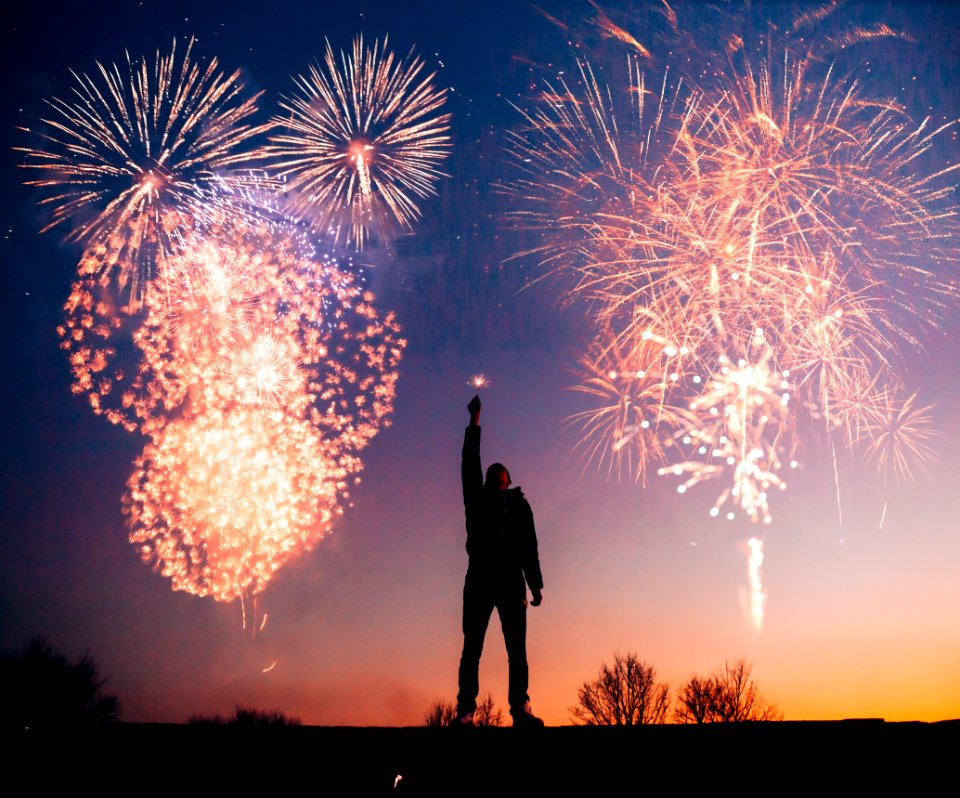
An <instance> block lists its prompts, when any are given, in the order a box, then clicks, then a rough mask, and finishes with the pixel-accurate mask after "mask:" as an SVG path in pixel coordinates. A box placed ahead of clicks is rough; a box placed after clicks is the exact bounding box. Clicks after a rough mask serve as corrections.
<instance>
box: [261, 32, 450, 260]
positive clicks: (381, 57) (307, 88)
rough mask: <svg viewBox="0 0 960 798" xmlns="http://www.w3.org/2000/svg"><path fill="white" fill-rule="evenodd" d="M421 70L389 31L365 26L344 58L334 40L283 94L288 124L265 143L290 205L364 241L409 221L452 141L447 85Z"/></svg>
mask: <svg viewBox="0 0 960 798" xmlns="http://www.w3.org/2000/svg"><path fill="white" fill-rule="evenodd" d="M423 73H424V65H423V62H422V61H421V60H420V58H419V57H415V56H414V55H413V54H412V52H411V54H410V55H409V56H408V57H407V58H406V59H400V58H397V57H396V56H395V55H394V53H392V52H390V51H389V50H388V49H387V40H386V39H384V41H383V42H382V43H381V42H379V41H378V42H374V45H373V47H372V48H370V47H364V44H363V38H362V37H359V36H358V37H357V38H356V39H355V40H354V42H353V49H352V50H351V51H350V52H349V53H346V52H341V53H340V59H339V61H338V60H337V58H336V56H335V55H334V52H333V48H332V47H331V46H330V43H329V42H328V43H327V50H326V55H325V58H324V62H323V65H322V66H321V65H319V64H318V65H315V66H311V67H310V69H309V72H308V74H306V75H301V76H299V77H297V78H295V80H294V82H295V86H296V93H294V94H293V95H292V96H291V97H288V98H286V99H285V100H284V101H282V102H281V103H280V106H281V108H283V110H284V111H285V112H286V115H284V116H280V117H277V118H276V119H275V120H274V122H275V124H276V126H277V127H278V129H279V130H280V132H279V133H277V134H275V135H274V136H272V138H271V144H270V145H269V146H268V147H266V148H265V149H264V151H263V154H264V155H266V156H268V157H269V158H270V159H271V161H272V163H273V169H274V171H275V173H276V174H277V175H278V176H279V177H281V178H282V179H284V180H285V181H286V191H287V192H288V197H289V200H290V201H289V211H290V212H291V213H292V214H294V215H296V216H299V217H301V218H305V219H308V220H309V221H310V222H311V224H312V225H313V226H314V227H315V228H317V229H320V230H323V231H324V232H332V233H333V234H334V235H335V236H336V237H338V238H339V239H342V240H344V241H346V242H348V243H352V244H353V245H354V246H355V247H356V248H357V249H361V248H362V247H363V245H364V242H365V241H366V240H367V238H368V237H369V236H370V235H371V233H374V234H377V235H380V236H386V235H387V234H388V231H389V230H390V229H391V228H392V227H393V226H395V225H399V226H400V227H401V228H403V229H410V228H411V226H412V223H413V222H414V221H415V220H416V219H418V218H419V216H420V210H419V207H418V205H417V202H418V201H419V200H422V199H425V198H427V197H429V196H432V195H434V194H435V193H436V191H435V189H434V184H435V183H436V181H437V180H438V179H439V178H440V177H441V176H442V174H443V173H442V172H441V171H440V164H441V163H442V161H443V160H444V158H445V157H446V155H447V152H448V150H449V148H450V137H449V135H448V133H447V131H448V129H449V123H450V115H449V114H444V113H439V111H440V109H441V107H442V106H443V103H444V101H445V99H446V91H445V90H443V89H437V88H435V87H434V85H433V83H432V81H433V78H434V75H433V74H431V75H424V74H423Z"/></svg>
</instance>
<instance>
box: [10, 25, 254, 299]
mask: <svg viewBox="0 0 960 798" xmlns="http://www.w3.org/2000/svg"><path fill="white" fill-rule="evenodd" d="M193 45H194V40H193V39H191V40H190V41H189V42H188V43H187V45H186V48H185V50H184V52H183V56H182V57H178V55H177V43H176V40H174V44H173V48H172V49H171V51H170V53H169V55H161V54H160V52H159V51H158V52H157V54H156V60H155V62H154V63H153V65H152V66H151V65H150V64H149V63H148V60H147V59H145V58H144V59H139V60H134V59H131V58H130V56H129V54H128V55H127V62H126V65H125V68H123V67H121V66H118V65H117V64H113V65H110V66H106V65H104V64H101V63H97V69H96V72H95V73H94V74H93V75H92V76H91V75H87V74H79V73H76V72H74V73H73V76H74V78H75V83H74V86H73V90H72V97H71V98H70V99H68V100H64V99H60V98H54V99H52V100H49V101H48V103H47V104H48V105H49V107H50V112H51V113H50V115H49V118H46V119H43V120H42V122H43V124H44V126H45V127H44V128H43V129H42V130H40V131H38V135H39V136H40V143H39V144H38V145H37V146H31V147H20V148H18V150H20V151H21V152H23V153H24V154H25V155H26V161H25V162H24V163H23V164H21V166H23V167H24V168H26V169H29V170H32V171H34V172H35V173H37V172H39V177H36V178H34V179H31V180H28V181H27V183H28V184H29V185H35V186H38V187H40V188H42V189H44V190H45V191H46V192H47V194H48V196H47V197H46V198H45V199H44V200H43V204H45V205H49V206H50V207H51V208H52V220H51V222H50V223H49V224H48V225H47V227H46V228H44V229H50V228H51V227H55V226H57V225H60V224H64V223H67V222H70V223H71V224H72V226H73V229H72V230H71V232H70V234H69V238H70V239H71V240H75V241H78V242H80V243H82V244H83V245H84V246H86V247H88V248H89V247H94V248H96V249H97V251H98V253H99V254H98V257H99V259H100V268H101V270H103V271H104V272H108V273H109V272H111V271H114V270H115V272H116V279H117V281H118V283H119V285H120V286H121V287H128V288H129V291H130V294H131V297H132V298H133V299H134V300H137V299H139V298H140V295H141V293H142V292H143V291H144V290H145V288H146V286H147V284H148V281H149V278H150V277H152V275H153V274H154V270H155V268H156V267H157V265H158V262H160V261H162V260H163V259H165V258H166V257H169V256H171V255H173V254H175V253H176V252H177V251H178V247H177V246H176V240H175V235H174V231H175V229H177V228H179V227H180V226H181V224H183V223H184V221H185V220H187V219H192V218H193V217H195V216H197V215H198V213H201V215H202V212H201V210H200V209H201V207H202V203H201V197H202V192H203V189H204V187H205V186H207V185H209V184H211V183H212V182H213V181H215V180H217V179H218V176H217V173H218V171H221V170H224V169H226V168H228V167H232V166H235V165H237V164H239V163H241V162H243V161H244V160H246V159H247V158H248V157H249V155H248V154H247V153H245V152H243V151H242V150H241V149H240V148H241V145H243V144H245V143H247V142H249V141H250V139H251V138H252V137H253V136H255V135H257V134H259V133H260V132H262V131H263V130H264V128H263V127H260V126H256V125H253V124H251V123H250V120H249V118H250V117H251V116H252V115H253V114H254V113H255V111H256V101H257V98H258V97H259V95H256V96H254V97H250V98H248V99H243V97H242V93H243V85H242V84H241V82H240V72H239V70H237V71H235V72H233V73H232V74H230V75H227V74H225V73H224V72H222V71H220V68H219V65H218V62H217V59H215V58H213V59H211V60H210V61H209V63H208V64H207V66H206V67H202V66H200V65H199V64H198V63H196V62H194V61H192V60H191V53H192V50H193ZM27 132H28V133H29V132H31V131H29V130H27ZM219 179H221V180H222V179H223V178H219ZM178 217H179V218H178Z"/></svg>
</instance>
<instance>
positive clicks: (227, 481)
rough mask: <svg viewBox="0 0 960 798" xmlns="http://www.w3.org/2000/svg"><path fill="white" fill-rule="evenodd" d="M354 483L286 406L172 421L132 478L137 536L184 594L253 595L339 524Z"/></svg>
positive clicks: (128, 500)
mask: <svg viewBox="0 0 960 798" xmlns="http://www.w3.org/2000/svg"><path fill="white" fill-rule="evenodd" d="M344 479H345V474H344V472H343V470H342V469H340V468H338V466H337V465H336V457H335V456H334V454H333V453H332V452H331V451H330V450H329V444H327V443H326V442H324V441H323V439H322V438H321V437H320V436H318V435H317V434H316V430H315V429H314V428H313V427H312V426H311V425H310V424H309V423H307V422H305V421H301V420H297V419H295V418H291V417H290V416H288V415H287V414H285V413H283V412H282V411H281V410H277V409H269V408H264V407H258V406H238V407H235V408H233V409H231V410H228V411H226V412H221V411H219V410H213V411H211V412H207V413H204V414H202V415H199V416H193V417H191V418H189V419H181V420H177V421H172V422H171V423H169V424H168V425H167V426H166V427H165V428H164V429H163V431H162V432H161V433H160V434H159V435H158V436H157V438H156V440H154V441H153V442H152V443H150V444H148V445H147V447H146V449H145V450H144V452H143V454H142V455H141V456H140V457H139V458H138V459H137V462H136V464H135V466H134V473H133V475H132V476H131V478H130V480H129V482H128V492H127V494H126V496H125V498H124V511H125V513H126V515H127V518H128V521H129V524H130V542H131V543H133V544H134V545H135V546H136V547H137V548H138V550H139V552H140V556H141V557H142V559H143V560H144V561H145V562H147V563H149V564H151V565H153V566H154V567H155V568H156V569H157V570H158V571H159V572H160V573H161V574H162V575H163V576H165V577H167V578H169V579H170V580H171V582H172V584H173V588H174V589H175V590H185V591H188V592H190V593H195V594H196V595H199V596H213V597H214V598H215V599H217V600H218V601H231V600H233V599H236V598H241V597H244V596H250V595H253V594H256V593H259V592H260V591H262V590H263V589H264V588H265V587H266V585H267V583H268V582H269V581H270V579H271V578H272V577H273V575H274V574H275V573H276V571H277V570H278V569H279V568H280V567H281V566H282V565H283V564H284V563H285V562H286V561H287V560H288V559H290V558H291V557H294V556H296V555H297V554H299V553H301V552H302V551H305V550H309V549H311V548H312V547H313V546H314V545H316V543H317V542H318V541H319V540H320V539H321V538H322V537H323V535H324V534H325V533H326V532H327V531H328V530H329V529H330V524H331V521H332V519H333V517H334V514H335V513H336V512H338V500H339V498H340V497H341V495H342V493H343V489H344V488H345V486H346V483H345V482H344Z"/></svg>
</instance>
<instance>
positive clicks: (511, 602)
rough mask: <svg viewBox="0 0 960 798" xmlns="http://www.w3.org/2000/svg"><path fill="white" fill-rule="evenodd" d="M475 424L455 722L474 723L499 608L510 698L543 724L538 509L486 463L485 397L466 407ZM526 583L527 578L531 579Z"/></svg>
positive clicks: (464, 466)
mask: <svg viewBox="0 0 960 798" xmlns="http://www.w3.org/2000/svg"><path fill="white" fill-rule="evenodd" d="M467 410H469V411H470V425H469V426H468V427H467V429H466V431H465V433H464V437H463V459H462V462H461V469H460V475H461V478H462V480H463V506H464V510H465V512H466V521H467V554H468V556H469V565H468V567H467V577H466V580H465V581H464V586H463V653H462V655H461V657H460V674H459V681H460V692H459V694H458V695H457V716H456V719H455V721H454V724H455V725H471V724H472V723H473V713H474V712H475V711H476V708H477V693H478V692H479V690H480V684H479V677H478V672H479V668H480V655H481V654H482V652H483V639H484V636H485V635H486V632H487V624H488V623H489V622H490V615H491V614H492V613H493V608H494V607H496V608H497V613H498V614H499V615H500V626H501V627H502V629H503V641H504V643H505V644H506V647H507V658H508V660H509V666H510V685H509V693H508V698H509V701H510V714H511V715H512V716H513V725H514V726H525V727H540V726H543V721H542V720H540V718H538V717H537V716H536V715H534V714H533V712H531V710H530V699H529V697H528V695H527V686H528V672H527V590H526V587H527V585H529V587H530V592H531V593H532V594H533V601H531V602H530V603H531V604H532V605H533V606H534V607H538V606H540V602H541V601H542V600H543V595H542V593H541V591H542V590H543V577H542V576H541V575H540V559H539V555H538V553H537V533H536V530H535V529H534V526H533V512H532V511H531V509H530V505H529V504H528V503H527V500H526V499H525V498H524V497H523V493H522V492H521V490H520V489H519V488H513V489H511V488H510V472H509V471H507V469H506V468H505V467H504V466H502V465H501V464H500V463H494V464H493V465H492V466H490V467H489V468H488V469H487V478H486V482H484V480H483V470H482V468H481V466H480V397H479V396H475V397H473V399H472V400H471V401H470V404H469V405H467ZM525 582H526V584H525Z"/></svg>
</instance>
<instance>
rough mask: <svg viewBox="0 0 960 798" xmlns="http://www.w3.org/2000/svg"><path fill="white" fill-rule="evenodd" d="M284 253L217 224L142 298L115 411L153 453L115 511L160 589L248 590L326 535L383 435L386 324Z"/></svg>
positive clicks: (290, 248)
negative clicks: (122, 399) (131, 389)
mask: <svg viewBox="0 0 960 798" xmlns="http://www.w3.org/2000/svg"><path fill="white" fill-rule="evenodd" d="M297 251H298V248H297V242H296V241H292V240H290V239H287V238H285V237H283V236H282V235H279V234H278V233H277V232H276V231H275V230H271V229H269V228H268V226H266V225H263V226H261V228H260V229H251V228H250V227H249V226H247V225H243V226H241V227H240V228H239V229H237V230H233V229H231V228H230V227H229V226H227V227H225V228H224V229H222V230H221V231H220V236H219V238H218V239H216V240H209V239H206V238H200V239H198V240H197V241H196V242H195V243H194V244H193V245H191V246H190V247H187V248H186V249H185V252H184V254H183V255H181V256H180V257H179V258H177V259H176V261H172V262H171V264H170V265H171V268H167V269H165V270H164V272H163V274H162V275H161V277H160V278H159V279H158V283H157V286H156V290H154V291H151V292H150V294H149V296H148V299H147V304H146V312H145V318H144V321H143V324H142V325H141V327H140V328H139V329H138V330H137V332H136V334H135V336H134V338H135V341H136V344H137V346H138V348H139V350H140V352H141V355H142V364H141V369H140V379H139V382H138V384H137V388H139V391H138V392H137V394H136V398H135V400H134V401H133V402H132V405H131V407H132V411H133V413H134V414H135V415H136V416H137V417H138V419H139V420H140V422H141V426H142V428H143V429H144V430H145V431H146V432H149V433H150V434H151V436H152V437H153V441H152V442H151V443H150V444H148V445H147V447H146V449H145V450H144V453H143V455H142V456H141V457H140V458H139V459H138V461H137V465H136V470H135V472H134V475H133V476H132V477H131V480H130V482H129V486H128V495H127V498H126V499H125V507H126V511H127V514H128V519H129V523H130V530H131V531H130V539H131V541H132V542H133V543H134V544H136V545H137V546H138V547H139V548H140V551H141V554H142V556H143V558H144V560H145V561H147V562H150V563H152V564H154V565H155V567H156V568H157V569H158V570H159V571H160V572H161V573H163V574H164V575H165V576H167V577H169V578H170V579H171V580H172V582H173V586H174V588H175V589H178V590H187V591H189V592H192V593H196V594H198V595H212V596H213V597H214V598H216V599H218V600H225V601H229V600H231V599H234V598H237V597H242V596H248V595H253V594H256V593H258V592H260V591H261V590H263V588H264V587H265V586H266V584H267V582H268V581H269V579H270V578H271V576H272V575H273V573H274V572H275V571H276V570H277V569H278V568H279V567H280V566H281V565H282V564H283V563H284V562H285V561H286V560H287V559H288V558H290V557H292V556H295V555H296V554H297V553H298V552H300V551H303V550H307V549H310V548H311V547H312V546H313V545H314V544H315V543H316V542H317V541H319V540H320V538H321V537H322V536H323V535H324V533H325V532H326V531H327V530H328V529H329V527H330V523H331V520H332V518H333V517H334V515H335V514H336V513H338V512H340V506H341V503H342V502H346V501H349V498H350V494H349V490H348V481H349V480H350V479H351V478H352V477H355V476H356V474H357V472H358V471H359V470H360V469H361V468H362V461H361V460H360V457H359V454H360V452H361V450H362V449H363V448H364V447H365V446H366V445H367V443H369V441H370V439H371V438H372V437H373V436H374V435H375V434H376V433H377V431H378V430H379V429H380V428H381V427H382V426H384V425H386V424H388V423H389V418H388V417H389V414H390V412H391V410H392V406H393V398H394V386H395V382H396V378H397V364H398V362H399V359H400V356H401V353H402V350H403V347H404V341H403V340H402V339H401V338H399V337H398V328H397V325H396V323H395V321H394V320H393V318H392V316H389V315H388V316H386V317H384V318H381V317H380V316H379V315H378V314H377V312H376V311H375V309H374V308H373V306H372V300H373V297H372V296H371V295H370V294H369V292H366V291H364V290H363V289H362V288H361V287H360V286H358V285H356V282H355V280H354V278H352V277H350V276H349V275H348V274H345V273H343V272H341V271H339V270H338V269H336V268H335V267H334V266H333V265H332V264H329V263H328V264H326V265H320V264H318V263H316V262H315V261H312V260H305V259H303V258H301V257H298V255H297ZM174 263H175V264H176V266H177V268H172V265H173V264H174Z"/></svg>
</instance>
